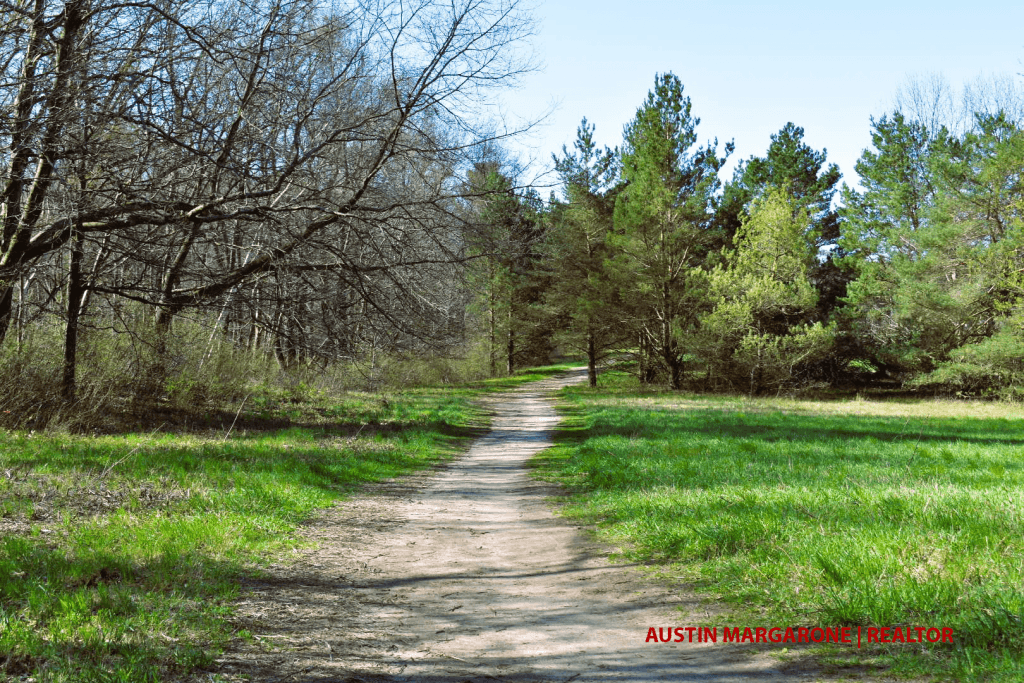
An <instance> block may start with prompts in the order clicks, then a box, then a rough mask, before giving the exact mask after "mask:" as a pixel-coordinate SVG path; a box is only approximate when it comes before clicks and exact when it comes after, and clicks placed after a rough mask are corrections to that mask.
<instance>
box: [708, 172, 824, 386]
mask: <svg viewBox="0 0 1024 683" xmlns="http://www.w3.org/2000/svg"><path fill="white" fill-rule="evenodd" d="M800 203H801V200H800V199H797V198H795V197H793V196H791V195H789V194H788V192H787V191H786V188H785V187H783V188H770V189H769V190H768V191H767V192H766V193H765V194H764V195H762V196H760V197H758V198H757V199H755V200H754V203H753V205H752V206H751V208H750V210H749V214H748V215H746V216H745V217H744V219H743V222H742V224H741V225H740V228H739V229H738V230H737V232H736V236H735V238H734V242H735V245H736V248H735V250H732V251H727V252H726V254H725V265H719V266H718V267H716V268H715V270H714V271H713V272H712V273H711V293H712V297H713V301H714V309H713V310H712V311H711V312H710V313H709V314H707V315H706V316H704V318H703V319H702V321H701V322H702V329H701V334H702V338H703V340H704V344H703V351H704V353H703V354H702V355H703V356H704V357H705V358H706V360H707V361H708V363H709V373H710V372H713V373H714V376H715V378H717V379H718V380H720V381H721V380H724V381H726V382H728V383H729V384H730V385H731V387H733V388H738V387H743V388H745V389H746V390H748V391H749V392H750V393H751V394H758V393H760V392H761V391H763V390H765V389H769V388H778V387H781V386H783V385H785V384H788V383H792V382H795V381H797V380H799V379H800V375H801V373H802V372H804V371H806V370H807V369H808V368H809V367H810V366H811V364H812V363H813V362H815V361H817V360H819V359H821V358H823V357H824V356H825V355H826V354H827V353H828V351H829V350H830V348H831V342H832V334H833V329H832V327H825V326H823V325H822V323H821V322H820V321H815V320H813V318H814V317H815V305H816V303H817V293H816V292H815V289H814V286H813V284H812V282H811V273H812V272H813V269H814V266H815V264H816V258H815V255H816V251H817V249H816V247H815V239H814V238H815V237H816V232H815V231H814V229H813V227H811V224H812V220H811V218H810V216H809V214H808V212H807V209H805V208H803V207H801V206H800Z"/></svg>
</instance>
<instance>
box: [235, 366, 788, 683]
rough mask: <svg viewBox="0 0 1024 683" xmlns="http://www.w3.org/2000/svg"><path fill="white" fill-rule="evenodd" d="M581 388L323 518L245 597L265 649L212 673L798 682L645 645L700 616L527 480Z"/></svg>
mask: <svg viewBox="0 0 1024 683" xmlns="http://www.w3.org/2000/svg"><path fill="white" fill-rule="evenodd" d="M585 377H586V373H585V371H582V372H581V371H574V372H572V373H570V374H569V375H568V376H563V377H559V378H554V379H549V380H544V381H542V382H537V383H533V384H531V385H528V386H526V387H524V388H522V389H520V390H517V391H515V392H510V393H508V394H504V395H502V396H500V397H498V399H497V400H494V401H493V408H494V410H495V412H496V416H495V419H494V426H493V430H492V431H491V432H490V433H489V434H488V435H487V436H485V437H483V438H481V439H479V440H478V441H477V442H476V443H475V444H474V445H473V447H472V449H471V450H470V451H469V452H468V453H467V454H466V455H465V456H464V457H462V458H461V459H459V460H457V461H455V462H453V463H451V464H450V465H448V466H447V467H445V468H443V469H442V471H441V472H440V473H433V474H426V475H421V476H419V477H413V478H409V479H404V480H402V481H399V482H395V483H391V484H389V485H386V486H384V487H381V488H379V489H378V490H377V491H375V492H372V493H370V494H367V495H364V496H361V497H359V498H356V499H353V500H351V501H347V502H345V503H343V504H340V505H339V506H337V507H336V508H334V509H332V510H330V511H329V512H328V513H327V514H326V515H325V517H324V518H323V519H322V520H320V521H319V522H318V523H317V525H315V526H314V527H313V528H312V529H311V530H310V534H309V535H310V537H311V538H312V539H313V540H314V541H315V542H316V544H317V548H316V549H315V550H314V551H311V552H309V553H306V554H304V555H303V556H302V558H301V560H300V562H299V564H298V566H296V565H294V564H290V565H289V566H287V567H278V568H275V569H274V571H275V572H276V573H275V575H274V576H273V578H272V579H271V580H270V581H264V582H261V583H259V584H258V585H254V586H253V587H252V588H253V590H252V591H251V592H250V593H249V594H248V597H247V598H246V599H245V600H244V602H243V605H242V616H243V620H242V621H243V626H245V627H246V628H248V629H249V630H251V631H252V632H253V633H255V634H257V635H258V636H259V638H258V639H257V641H258V643H261V644H262V645H257V646H246V647H243V648H242V649H240V650H236V651H234V652H231V653H229V654H228V655H227V656H226V657H224V658H223V659H222V660H221V661H220V665H221V666H222V668H221V672H222V673H223V674H226V675H227V676H228V678H230V679H240V678H243V677H248V678H249V679H250V680H253V681H266V682H274V683H285V682H286V681H287V682H289V683H295V682H311V681H318V682H324V681H367V682H371V681H427V682H441V681H445V682H449V681H450V682H452V683H462V682H464V681H473V682H477V681H479V682H481V683H483V682H485V681H562V682H568V681H578V682H581V683H582V682H584V681H637V682H639V681H668V680H671V681H722V682H731V681H753V680H766V679H767V680H807V676H801V675H797V674H796V673H795V672H793V671H792V669H790V673H789V674H788V675H786V674H783V673H782V671H781V666H782V665H781V664H780V663H779V661H778V660H777V659H775V658H773V657H770V656H768V654H766V653H765V652H763V651H762V652H757V651H752V650H751V648H750V647H749V646H747V647H746V648H740V647H736V646H725V645H722V644H721V643H719V644H717V645H710V646H702V645H697V644H688V643H685V644H679V643H665V644H654V643H645V637H646V634H647V629H648V628H649V627H651V626H655V627H659V626H660V627H669V626H688V625H698V624H701V623H705V619H704V616H705V615H704V612H703V611H702V610H701V609H700V607H699V606H698V604H697V602H696V601H695V600H693V598H692V596H687V595H682V596H680V595H679V593H678V592H677V591H673V590H670V589H668V588H666V587H664V586H659V585H656V583H655V582H652V581H649V580H648V579H646V578H645V576H644V575H643V574H641V573H640V572H638V571H636V570H635V569H633V568H631V567H627V566H623V565H622V564H612V563H609V562H608V560H607V559H606V558H607V548H603V547H600V546H598V545H597V544H596V543H594V542H593V541H591V540H589V539H588V538H587V537H585V536H584V535H583V534H581V533H580V532H579V531H578V530H577V528H576V527H574V526H573V525H572V524H571V523H569V522H567V521H566V520H564V519H562V518H559V517H555V516H554V515H553V514H552V512H551V506H550V503H549V502H548V501H547V498H548V497H550V496H552V495H557V490H555V489H554V488H552V487H551V486H550V485H547V484H544V483H541V482H537V481H535V480H533V479H531V478H530V477H529V475H528V473H527V471H526V470H525V469H524V463H525V462H526V460H527V459H528V458H530V457H531V456H532V455H533V454H535V453H536V452H537V451H539V450H541V449H543V448H544V447H546V446H548V445H550V441H549V430H550V429H551V428H552V427H553V426H554V425H555V424H556V423H557V421H558V418H557V416H556V414H555V411H554V409H553V407H552V402H551V400H550V398H549V397H548V396H547V394H548V393H549V392H550V391H551V390H553V389H556V388H558V387H561V386H563V385H565V384H568V383H572V382H579V381H583V380H584V379H585ZM680 605H681V606H683V607H684V609H685V612H680V611H679V610H678V607H679V606H680ZM686 612H689V616H688V615H687V613H686Z"/></svg>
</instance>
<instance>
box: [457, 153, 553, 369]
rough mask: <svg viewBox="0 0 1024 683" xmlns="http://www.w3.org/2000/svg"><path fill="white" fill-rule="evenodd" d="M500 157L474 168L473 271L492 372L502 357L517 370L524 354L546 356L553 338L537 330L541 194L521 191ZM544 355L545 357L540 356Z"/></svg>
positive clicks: (470, 180) (472, 277)
mask: <svg viewBox="0 0 1024 683" xmlns="http://www.w3.org/2000/svg"><path fill="white" fill-rule="evenodd" d="M499 169H500V165H499V164H497V163H495V162H482V163H478V164H477V165H476V167H475V168H474V169H473V170H472V171H470V173H469V178H468V181H469V185H470V187H472V188H473V193H474V194H475V195H476V197H477V201H476V207H475V210H476V212H477V220H476V224H477V230H476V231H475V233H474V234H473V235H471V236H469V242H470V251H471V252H473V254H472V255H473V256H475V257H476V258H475V261H476V262H477V264H478V265H477V267H476V268H475V269H474V271H473V272H472V273H471V275H470V281H471V285H472V287H473V288H474V289H475V290H476V292H477V293H478V294H477V296H478V307H480V308H482V309H483V310H484V312H485V317H486V326H487V341H488V354H489V360H490V372H491V375H492V376H493V375H497V372H498V357H499V356H503V357H504V366H505V371H506V372H507V373H508V374H510V375H511V374H512V372H513V370H514V369H515V367H516V365H517V361H518V360H519V359H524V360H525V359H527V358H528V359H529V360H538V359H539V360H544V359H546V356H547V353H546V352H545V350H546V351H548V352H549V351H550V347H549V346H547V347H546V349H538V348H537V346H538V344H540V345H546V344H547V343H548V342H547V341H546V340H544V339H543V338H542V337H541V338H538V335H535V334H531V333H532V332H533V329H532V328H533V322H534V316H533V315H532V314H533V311H532V308H531V307H532V306H533V305H534V304H536V303H538V301H539V299H540V296H541V290H542V289H543V288H542V287H541V286H540V284H539V283H538V282H537V281H536V279H535V274H536V273H535V267H536V265H537V263H538V261H539V260H540V252H539V245H540V242H541V239H542V237H543V221H542V215H541V214H542V206H541V201H540V198H539V197H538V196H537V193H536V192H535V191H533V190H531V189H526V190H525V191H524V190H520V189H518V188H516V187H515V185H514V184H513V181H512V179H511V178H510V177H509V176H507V175H505V174H504V173H502V172H501V171H500V170H499ZM538 357H539V358H538Z"/></svg>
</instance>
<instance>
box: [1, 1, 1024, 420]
mask: <svg viewBox="0 0 1024 683" xmlns="http://www.w3.org/2000/svg"><path fill="white" fill-rule="evenodd" d="M533 28H534V27H533V23H532V19H531V16H530V14H529V12H528V11H527V10H526V9H525V8H524V7H523V6H521V5H520V4H519V3H518V2H517V1H516V0H476V1H474V2H456V3H442V2H438V1H437V0H417V1H416V2H414V3H396V2H393V1H391V0H359V2H355V3H349V4H346V5H340V4H339V5H332V4H330V3H323V2H314V1H312V0H299V1H294V2H283V1H280V0H254V1H253V2H247V3H223V2H208V1H200V0H189V1H188V2H170V1H169V0H156V1H155V2H147V3H122V2H116V1H114V0H69V1H68V2H59V3H58V2H50V1H48V0H19V1H18V2H9V3H3V5H2V7H0V44H2V48H0V55H3V57H2V66H0V74H2V80H0V110H2V112H3V116H2V118H0V142H2V146H3V147H4V149H5V150H7V153H6V154H5V155H4V160H3V162H2V163H3V168H4V173H3V179H2V183H3V187H2V189H0V222H2V225H3V227H2V235H0V404H2V406H3V408H4V412H3V415H2V420H3V422H4V423H5V424H7V425H9V426H42V425H45V424H48V423H51V422H54V421H56V423H61V424H67V425H71V426H75V425H78V426H83V425H87V424H92V423H93V422H94V421H95V419H98V417H97V416H100V415H107V414H110V413H117V412H119V411H120V412H124V411H129V412H130V411H133V410H144V409H149V408H151V407H152V406H153V405H155V404H156V405H171V406H198V405H204V404H205V403H207V402H210V401H221V402H223V401H235V402H237V401H240V400H242V399H243V398H244V397H246V396H248V395H251V393H252V392H253V387H254V386H258V385H269V384H282V383H283V384H285V385H288V386H291V387H296V386H304V385H305V384H306V383H308V382H313V381H327V380H325V379H324V378H329V379H330V381H332V382H334V383H335V384H336V385H337V386H341V387H347V386H353V387H355V386H358V387H365V388H370V389H373V388H375V387H378V386H381V385H382V384H387V383H391V384H393V385H396V386H400V385H402V383H410V382H412V383H415V382H427V383H429V382H442V383H443V382H450V381H455V380H457V379H466V378H473V377H483V376H488V375H490V376H497V375H502V374H511V372H512V371H513V370H514V369H515V368H517V367H521V366H524V365H529V364H534V363H540V362H546V361H548V360H550V359H551V358H553V357H564V356H577V357H586V358H587V359H588V362H589V366H590V380H591V383H592V384H594V383H596V381H597V372H596V369H597V367H598V365H599V364H601V363H603V362H605V361H606V360H608V359H615V360H616V361H617V362H620V363H623V367H629V368H631V371H632V372H635V374H636V376H637V377H638V378H639V380H640V381H641V382H643V383H652V384H660V385H666V386H668V387H670V388H672V389H683V388H688V389H691V390H701V391H725V392H737V393H743V394H750V395H761V394H767V393H771V394H778V393H780V392H791V391H800V390H805V389H815V390H816V389H829V388H836V387H839V388H843V387H846V388H849V387H856V388H858V389H872V388H878V389H885V390H900V391H914V392H920V393H922V394H925V395H934V394H940V395H947V396H964V397H992V398H1003V399H1016V398H1020V396H1021V393H1022V386H1021V385H1022V381H1024V366H1022V360H1021V359H1022V358H1024V309H1022V302H1024V298H1022V297H1024V288H1022V287H1024V280H1022V277H1024V276H1022V265H1024V251H1022V248H1024V245H1022V244H1021V218H1020V215H1021V210H1022V208H1024V207H1022V204H1021V201H1022V193H1024V188H1022V184H1021V177H1020V175H1021V173H1020V169H1021V168H1022V166H1024V132H1022V123H1024V116H1022V113H1024V108H1022V107H1021V105H1020V101H1019V98H1017V97H1015V96H1014V95H1013V93H1015V92H1016V91H1015V90H1014V89H1013V88H1010V89H1009V90H1007V91H1006V92H1007V93H1009V94H1005V96H1003V97H1000V93H999V92H995V91H994V90H993V91H990V92H988V93H983V94H984V95H985V96H975V97H973V98H972V97H965V98H964V100H963V102H962V103H960V102H957V103H955V104H952V105H951V106H949V107H940V106H938V105H937V104H935V103H932V104H929V100H928V93H926V92H923V90H922V92H921V93H919V94H921V97H919V98H918V99H917V100H912V99H910V100H908V101H907V102H906V103H905V106H898V107H896V108H894V109H893V110H892V111H889V112H885V113H881V114H880V115H879V116H877V117H876V118H873V119H872V120H871V121H870V126H871V137H872V147H871V148H870V149H867V150H865V151H864V153H863V155H862V157H861V158H860V160H859V162H858V163H857V166H856V172H857V174H858V176H859V180H858V182H857V183H852V180H851V181H849V182H848V183H847V184H841V174H840V172H839V169H838V168H837V167H836V166H835V165H831V164H829V163H828V160H827V157H826V153H825V151H824V150H820V151H819V150H815V149H813V148H811V147H810V146H808V145H807V144H806V143H805V142H804V140H803V136H804V130H803V129H802V128H801V127H800V126H798V125H796V124H794V123H789V124H787V125H786V126H784V127H783V128H782V129H781V130H779V131H778V133H777V134H775V135H773V136H772V141H771V144H770V146H769V148H768V149H767V150H766V152H765V154H764V156H752V157H750V158H748V159H744V160H741V161H739V163H738V164H737V165H736V166H735V169H734V172H733V174H732V177H731V178H729V179H723V178H722V175H723V173H722V170H723V166H724V165H725V164H726V162H727V160H728V159H729V157H730V155H731V154H732V153H733V145H732V144H731V143H724V144H721V145H719V143H718V141H717V140H715V141H710V142H703V143H702V142H701V134H700V131H699V128H698V126H699V123H700V121H699V118H698V117H697V116H696V115H695V114H694V112H693V107H692V105H691V102H690V99H689V97H688V96H687V95H686V94H685V91H684V84H683V83H682V81H681V80H680V79H679V78H678V77H677V76H676V75H674V74H673V73H671V72H665V73H662V74H658V75H656V76H655V77H654V84H653V87H652V89H651V91H650V93H649V94H648V96H647V98H646V99H645V100H644V101H643V102H640V103H639V104H638V108H637V110H636V115H635V117H634V118H633V119H632V120H631V121H630V122H628V124H627V125H626V126H625V128H624V131H623V137H622V141H621V144H620V145H618V146H617V147H616V148H614V149H608V148H599V147H598V146H597V144H596V143H595V142H594V128H593V126H591V125H590V124H588V122H587V121H586V119H584V120H583V121H582V122H581V124H580V127H579V129H578V131H577V137H576V142H575V144H574V145H573V146H572V148H571V149H568V148H563V149H562V150H560V151H557V152H555V153H554V154H553V155H552V164H553V168H554V172H555V174H556V176H557V189H556V190H551V189H550V188H539V187H536V186H531V185H530V184H529V183H528V182H526V181H525V180H524V178H525V177H526V172H525V169H524V168H522V167H521V165H520V164H519V163H518V162H517V160H516V158H515V155H514V154H513V153H511V152H510V151H509V150H510V149H511V147H510V141H511V140H513V139H514V138H515V136H516V135H517V134H519V133H521V132H522V130H521V129H517V128H514V127H513V128H510V127H509V126H507V125H505V124H504V123H503V122H502V119H501V118H500V117H499V116H496V115H495V113H494V111H493V108H494V102H495V99H494V96H495V94H496V93H499V92H505V91H507V90H508V89H509V88H513V87H514V86H515V85H516V83H517V82H518V81H519V80H520V78H521V77H522V76H523V75H524V74H526V73H528V72H529V71H530V70H532V69H533V68H534V64H532V63H531V61H530V59H529V58H528V57H524V55H526V54H527V52H526V51H524V49H523V48H524V46H525V45H526V44H527V43H528V40H529V37H530V35H531V32H532V31H533ZM975 95H977V93H975ZM697 108H698V109H699V103H698V107H697ZM528 125H529V124H525V125H524V128H525V127H528ZM545 190H546V191H547V192H548V196H547V197H544V196H543V194H542V193H543V192H544V191H545ZM314 378H315V379H314Z"/></svg>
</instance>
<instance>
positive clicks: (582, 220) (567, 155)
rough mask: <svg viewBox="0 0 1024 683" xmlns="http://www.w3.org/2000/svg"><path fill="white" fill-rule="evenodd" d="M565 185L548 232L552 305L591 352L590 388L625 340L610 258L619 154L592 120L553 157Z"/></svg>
mask: <svg viewBox="0 0 1024 683" xmlns="http://www.w3.org/2000/svg"><path fill="white" fill-rule="evenodd" d="M553 159H554V162H555V170H556V171H557V172H558V175H559V179H560V180H561V181H562V185H563V188H564V202H553V203H552V209H551V221H550V228H549V230H548V233H547V246H548V252H547V256H548V263H549V269H550V270H551V271H553V272H555V273H556V274H555V276H554V277H553V278H552V280H551V288H550V289H549V290H548V292H547V297H546V298H547V302H548V305H549V306H550V307H551V308H552V309H553V310H554V311H555V312H556V315H558V316H559V317H560V318H562V319H564V321H565V326H564V327H565V329H564V331H563V332H562V333H561V334H560V335H559V339H560V341H561V342H562V343H563V344H566V345H567V346H570V347H572V348H575V349H577V350H579V351H582V352H583V353H586V355H587V369H588V376H589V380H590V386H592V387H593V386H597V363H598V361H599V360H600V359H601V358H602V357H603V355H604V354H605V353H606V352H607V351H608V350H609V349H611V348H613V347H614V346H616V345H618V344H620V343H621V342H622V341H623V335H622V324H621V320H620V315H619V313H620V310H619V307H618V305H617V298H618V297H617V295H616V292H615V289H614V287H613V286H612V285H611V282H610V281H609V278H608V273H607V272H606V265H605V261H606V260H607V258H608V256H609V251H608V243H607V238H608V234H609V232H610V231H611V228H612V212H613V208H614V194H615V193H614V190H613V188H614V185H615V180H616V177H617V170H618V169H617V159H616V156H615V153H614V152H612V151H611V150H609V149H608V148H605V149H604V150H599V149H598V148H597V145H596V144H595V143H594V127H593V125H590V124H588V123H587V120H586V119H583V122H582V123H581V124H580V127H579V129H578V130H577V132H576V141H575V143H574V145H573V151H572V152H569V150H568V149H566V148H565V147H563V148H562V156H561V157H560V158H559V157H553Z"/></svg>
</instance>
